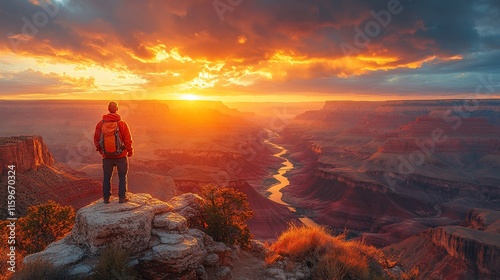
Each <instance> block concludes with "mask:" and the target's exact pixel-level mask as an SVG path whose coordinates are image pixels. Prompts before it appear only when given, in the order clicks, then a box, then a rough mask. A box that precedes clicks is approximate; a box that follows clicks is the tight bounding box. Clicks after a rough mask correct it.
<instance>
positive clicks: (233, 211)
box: [201, 185, 253, 247]
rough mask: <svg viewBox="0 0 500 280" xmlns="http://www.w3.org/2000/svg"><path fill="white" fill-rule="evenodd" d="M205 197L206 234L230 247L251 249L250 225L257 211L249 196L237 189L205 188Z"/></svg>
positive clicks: (204, 228)
mask: <svg viewBox="0 0 500 280" xmlns="http://www.w3.org/2000/svg"><path fill="white" fill-rule="evenodd" d="M201 197H203V199H204V201H203V203H202V206H201V211H202V223H203V224H202V230H203V231H204V232H205V233H206V234H208V235H210V236H211V237H212V238H213V239H214V240H215V241H219V242H224V243H225V244H226V245H228V246H231V245H234V244H239V245H241V246H242V247H246V246H248V244H249V243H250V239H251V237H252V236H251V234H250V229H249V227H248V225H247V224H246V222H247V221H248V220H249V219H251V218H252V216H253V211H252V210H250V207H249V205H248V201H247V196H246V195H245V194H244V193H242V192H240V191H238V190H236V189H233V188H219V187H217V186H213V185H207V186H205V187H203V188H202V190H201Z"/></svg>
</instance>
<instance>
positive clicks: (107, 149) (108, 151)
mask: <svg viewBox="0 0 500 280" xmlns="http://www.w3.org/2000/svg"><path fill="white" fill-rule="evenodd" d="M99 145H101V149H102V151H103V153H104V155H107V156H118V155H120V154H121V153H122V152H123V151H124V150H125V146H124V145H123V142H122V139H121V136H120V128H119V127H118V122H105V121H104V120H103V121H102V127H101V139H100V140H99Z"/></svg>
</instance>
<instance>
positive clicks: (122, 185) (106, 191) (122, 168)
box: [102, 157, 128, 198]
mask: <svg viewBox="0 0 500 280" xmlns="http://www.w3.org/2000/svg"><path fill="white" fill-rule="evenodd" d="M115 166H116V169H118V178H119V179H120V182H119V184H118V197H120V198H125V193H126V192H127V188H128V185H127V172H128V160H127V158H126V157H122V158H103V159H102V170H103V172H104V178H103V180H102V193H103V197H104V198H109V197H110V196H111V177H112V176H113V170H114V167H115Z"/></svg>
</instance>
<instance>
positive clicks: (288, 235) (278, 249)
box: [266, 225, 390, 279]
mask: <svg viewBox="0 0 500 280" xmlns="http://www.w3.org/2000/svg"><path fill="white" fill-rule="evenodd" d="M269 249H270V250H269V254H268V256H267V257H266V262H267V263H268V264H269V265H273V264H275V263H277V262H281V263H285V264H286V265H285V269H286V270H293V269H296V268H297V266H300V267H302V268H304V269H306V270H308V271H309V272H310V273H309V274H310V277H311V279H390V278H389V276H388V275H386V274H385V273H384V266H386V265H387V264H388V263H389V262H388V261H387V260H386V258H385V256H384V254H383V253H382V251H380V250H378V249H376V248H375V247H373V246H368V245H366V244H364V243H363V242H361V241H348V240H346V239H345V235H339V236H333V235H331V234H330V233H329V232H328V231H327V230H326V229H325V228H324V227H319V226H315V227H305V226H296V225H290V227H289V229H288V230H287V231H285V232H284V233H283V234H281V236H280V237H279V238H278V240H277V241H276V242H275V243H273V244H272V245H270V248H269Z"/></svg>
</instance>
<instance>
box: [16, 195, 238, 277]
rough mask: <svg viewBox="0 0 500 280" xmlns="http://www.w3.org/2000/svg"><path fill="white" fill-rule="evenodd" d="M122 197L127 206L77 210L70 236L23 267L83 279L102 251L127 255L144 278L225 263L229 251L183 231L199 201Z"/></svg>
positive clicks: (91, 206) (97, 205) (185, 197)
mask: <svg viewBox="0 0 500 280" xmlns="http://www.w3.org/2000/svg"><path fill="white" fill-rule="evenodd" d="M128 196H129V199H130V201H129V202H127V203H118V199H117V198H112V199H111V201H110V204H104V203H103V202H102V200H98V201H95V202H93V203H91V204H89V205H87V206H85V207H83V208H81V209H80V210H79V211H78V213H77V215H76V219H75V225H74V227H73V230H72V231H71V233H70V234H68V235H67V236H66V237H65V238H64V239H62V240H60V241H58V242H55V243H53V244H51V245H49V246H48V247H47V248H46V249H45V250H44V251H42V252H39V253H35V254H32V255H29V256H27V257H26V258H25V259H24V262H25V263H26V264H29V263H30V262H32V261H33V260H35V259H37V258H42V259H44V260H47V261H49V262H51V263H52V264H53V265H54V266H56V267H65V268H66V269H68V270H69V271H70V272H72V273H74V274H83V275H85V274H89V273H91V271H92V269H93V267H94V266H95V265H96V264H97V261H98V256H99V255H100V254H101V253H102V251H103V250H104V249H105V248H107V247H109V246H114V247H118V248H121V249H124V250H125V251H127V252H128V253H129V254H130V257H131V262H130V264H132V265H133V266H134V267H135V269H136V271H139V272H140V273H141V276H142V277H145V279H160V278H161V279H177V278H179V277H184V278H182V279H198V278H197V277H203V275H199V274H200V273H202V272H203V271H206V269H209V268H210V267H216V266H217V267H218V266H220V265H221V264H226V263H227V262H228V257H229V255H230V252H231V249H229V248H228V247H226V246H225V245H224V244H222V243H219V242H214V241H213V240H212V238H211V237H209V236H208V235H206V234H204V233H203V232H201V231H199V230H197V229H189V228H188V227H187V220H188V219H189V218H191V217H192V216H193V215H199V212H197V211H199V207H198V204H199V202H200V200H201V198H200V197H199V196H197V195H195V194H191V193H188V194H183V195H181V196H178V197H175V198H173V199H172V200H171V201H170V202H169V203H167V202H163V201H160V200H157V199H155V198H152V197H151V195H149V194H133V193H129V194H128ZM205 268H206V269H205ZM205 273H206V272H205ZM165 277H166V278H165ZM176 277H177V278H176Z"/></svg>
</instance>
